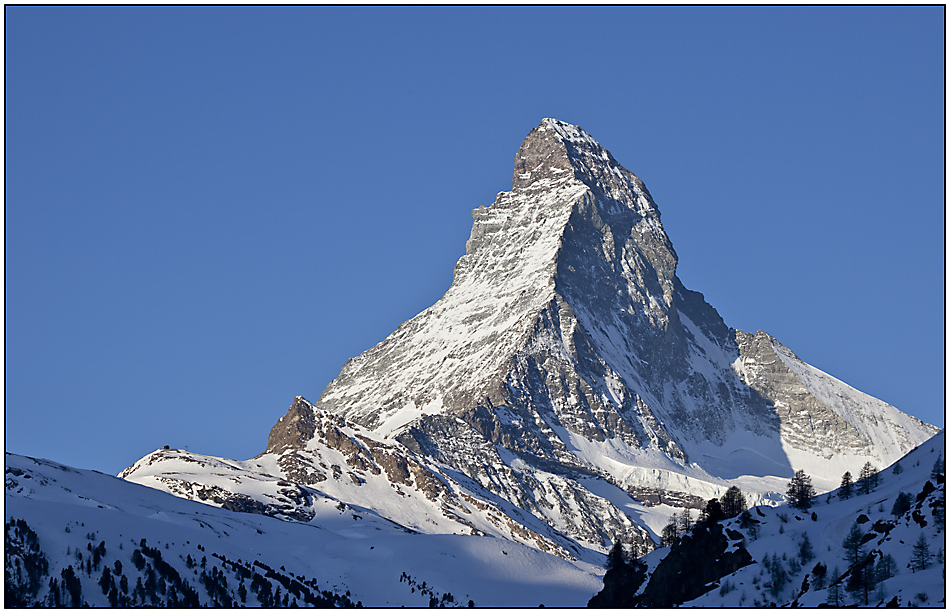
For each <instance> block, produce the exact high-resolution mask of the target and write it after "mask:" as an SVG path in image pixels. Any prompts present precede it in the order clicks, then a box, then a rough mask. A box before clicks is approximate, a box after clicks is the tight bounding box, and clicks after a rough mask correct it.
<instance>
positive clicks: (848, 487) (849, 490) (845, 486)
mask: <svg viewBox="0 0 950 613" xmlns="http://www.w3.org/2000/svg"><path fill="white" fill-rule="evenodd" d="M853 495H854V483H853V482H852V481H851V471H845V473H844V475H842V476H841V486H840V487H839V488H838V498H840V499H842V500H847V499H848V498H851V497H852V496H853Z"/></svg>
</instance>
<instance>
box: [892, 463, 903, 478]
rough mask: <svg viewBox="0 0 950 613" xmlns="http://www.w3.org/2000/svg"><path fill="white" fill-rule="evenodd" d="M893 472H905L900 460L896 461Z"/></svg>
mask: <svg viewBox="0 0 950 613" xmlns="http://www.w3.org/2000/svg"><path fill="white" fill-rule="evenodd" d="M891 472H892V473H894V474H895V475H899V474H901V473H902V472H904V467H903V466H901V463H900V462H894V467H893V468H892V469H891Z"/></svg>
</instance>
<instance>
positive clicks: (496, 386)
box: [150, 119, 936, 557]
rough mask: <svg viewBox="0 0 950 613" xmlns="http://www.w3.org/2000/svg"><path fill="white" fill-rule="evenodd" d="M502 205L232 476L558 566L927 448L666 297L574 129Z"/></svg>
mask: <svg viewBox="0 0 950 613" xmlns="http://www.w3.org/2000/svg"><path fill="white" fill-rule="evenodd" d="M512 185H513V189H512V191H510V192H503V193H500V194H498V196H497V199H496V200H495V202H494V203H493V204H492V205H491V206H490V207H479V208H478V209H476V210H475V211H473V219H474V223H473V226H472V233H471V237H470V239H469V240H468V242H467V244H466V253H465V255H464V256H463V257H462V258H461V259H459V261H458V263H457V264H456V267H455V274H454V280H453V283H452V286H451V287H450V288H449V289H448V291H447V292H446V293H445V295H444V296H443V297H442V298H441V299H440V300H439V301H438V302H437V303H436V304H434V305H433V306H432V307H430V308H428V309H426V310H425V311H424V312H422V313H420V314H419V315H417V316H416V317H414V318H412V319H410V320H409V321H407V322H405V323H403V324H402V325H400V326H399V327H398V328H397V329H396V331H395V332H393V333H392V334H391V335H390V336H389V337H388V338H386V339H385V340H383V341H382V342H381V343H379V344H378V345H376V346H375V347H373V348H372V349H370V350H368V351H366V352H364V353H363V354H361V355H359V356H357V357H355V358H353V359H352V360H350V361H348V362H347V363H346V365H345V366H344V367H343V369H342V371H341V373H340V375H339V377H337V379H335V380H334V381H332V382H331V383H330V384H329V385H328V386H327V388H326V390H325V391H324V392H323V394H322V395H321V397H320V398H319V400H318V401H317V402H316V403H314V404H313V405H311V404H310V403H309V402H307V401H306V400H304V399H302V398H297V399H295V401H294V403H293V404H292V405H291V407H290V410H289V411H288V413H287V414H286V415H285V416H284V417H282V418H281V419H280V421H279V422H278V423H277V424H276V425H275V426H274V428H273V429H272V430H271V433H270V437H269V439H268V446H267V451H266V453H264V454H262V456H259V457H258V458H256V460H257V461H258V462H257V464H255V465H254V466H251V465H250V464H248V465H246V466H245V469H246V470H251V471H259V472H260V473H261V474H266V475H271V476H272V477H273V478H274V479H277V478H279V479H283V480H287V481H289V482H292V483H293V484H296V485H297V486H299V487H301V488H303V489H302V491H304V492H307V494H308V495H310V496H312V495H314V492H317V493H320V492H322V493H323V494H325V495H328V496H334V497H337V498H338V499H339V500H342V501H345V502H346V503H348V504H355V505H363V506H365V507H367V508H373V509H378V510H379V511H380V512H381V513H384V514H386V516H387V517H389V518H390V519H392V520H393V521H395V522H397V523H400V524H401V525H405V526H407V527H408V528H411V529H414V530H455V529H460V526H461V527H463V529H465V530H469V531H470V532H471V533H475V534H481V533H492V534H497V535H500V536H503V537H504V538H513V539H516V540H521V541H523V542H529V543H533V544H534V546H537V547H539V548H541V549H544V550H546V551H552V552H555V553H557V554H558V555H562V556H564V557H568V556H572V555H574V553H571V552H575V553H577V552H579V551H581V550H583V549H588V550H594V551H600V552H604V551H606V550H607V548H608V547H610V544H611V542H612V541H615V540H617V539H618V538H622V539H624V540H625V541H626V542H628V543H630V544H632V545H634V547H635V549H636V550H637V551H639V552H643V551H646V550H648V549H650V548H651V547H652V542H651V540H650V539H651V531H652V536H653V537H655V536H656V533H657V532H658V531H659V527H660V526H662V524H663V523H665V518H664V515H663V514H664V513H665V514H666V515H667V516H668V514H669V513H670V512H672V508H673V507H674V506H696V504H698V503H697V501H698V500H702V499H708V498H710V497H712V496H719V495H721V494H722V493H723V492H725V491H726V489H728V487H729V486H730V485H732V484H733V483H735V480H736V479H739V480H741V483H742V486H743V490H744V491H745V492H746V495H747V498H748V500H749V501H750V503H752V504H758V503H762V502H777V501H780V500H781V499H782V498H783V493H784V490H785V483H786V482H787V479H788V478H789V477H790V476H791V475H792V474H793V473H794V469H795V467H796V466H799V465H801V464H802V463H803V462H805V463H807V464H808V465H809V466H811V467H814V466H819V467H821V466H827V470H826V471H825V473H827V474H820V475H814V477H815V483H816V485H818V486H822V485H825V486H828V487H831V486H833V485H836V483H832V481H836V480H837V479H839V478H840V474H841V472H840V471H839V466H840V461H841V459H842V457H846V458H853V459H854V462H855V470H856V469H857V467H859V466H860V465H861V464H863V462H864V461H872V462H873V463H875V464H876V465H878V466H881V465H886V464H888V463H890V462H891V461H893V460H894V459H897V458H898V457H900V456H901V455H903V454H904V453H906V452H907V451H909V450H910V449H911V448H913V447H914V446H915V445H917V444H919V443H921V442H923V441H924V440H926V439H927V438H929V437H930V436H931V435H932V434H933V433H935V432H936V428H933V427H932V426H928V425H927V424H923V423H922V422H920V421H919V420H916V419H914V418H912V417H909V416H907V415H905V414H903V413H901V412H900V411H898V410H897V409H895V408H894V407H891V406H889V405H887V404H885V403H883V402H881V401H878V400H875V399H873V398H870V397H868V396H866V395H864V394H861V393H860V392H858V391H857V390H854V389H853V388H850V387H848V386H846V385H845V384H843V383H841V382H840V381H836V380H834V379H833V378H831V377H829V376H828V375H825V374H824V373H821V372H820V371H818V370H816V369H814V368H812V367H810V366H808V365H807V364H804V363H803V362H801V361H800V360H798V358H797V357H795V356H794V354H792V353H791V352H790V351H789V350H788V349H786V348H784V347H783V346H781V345H780V344H779V343H778V342H777V341H775V339H773V338H771V337H769V336H768V335H767V334H765V333H761V332H760V333H757V334H755V335H749V334H745V333H743V332H741V331H736V330H733V329H731V328H729V327H728V326H727V325H726V324H725V323H724V322H723V320H722V318H721V317H720V316H719V314H718V313H717V312H716V310H715V309H714V308H713V307H712V306H710V305H709V304H707V303H706V301H705V300H704V298H703V296H702V294H699V293H698V292H694V291H690V290H688V289H686V288H685V287H684V286H683V284H682V283H681V282H680V280H679V279H678V278H677V276H676V265H677V256H676V252H675V251H674V250H673V246H672V244H671V243H670V240H669V238H668V237H667V235H666V233H665V231H664V229H663V226H662V224H661V222H660V212H659V209H658V208H657V206H656V204H655V202H654V201H653V198H652V196H651V195H650V193H649V191H648V190H647V189H646V187H645V186H644V184H643V182H642V181H641V180H640V179H639V178H637V177H636V176H635V175H634V174H633V173H631V172H630V171H628V170H627V169H625V168H624V167H623V166H621V165H620V164H619V163H617V161H616V160H614V158H613V156H611V154H610V153H609V152H608V151H607V150H606V149H604V148H603V147H602V146H600V144H598V143H597V142H596V141H595V140H594V139H593V138H591V137H590V135H588V134H587V133H586V132H584V131H583V130H582V129H580V128H578V127H576V126H572V125H570V124H566V123H563V122H560V121H557V120H554V119H546V120H544V121H543V122H542V123H541V125H539V126H538V127H537V128H535V129H534V130H532V131H531V133H530V134H529V135H528V136H527V138H526V139H525V140H524V143H523V144H522V146H521V148H520V149H519V151H518V153H517V155H516V157H515V169H514V175H513V180H512ZM823 462H824V463H825V464H822V463H823ZM835 462H839V463H838V464H836V463H835ZM166 477H168V478H171V477H170V476H168V475H166ZM150 478H151V477H150ZM191 478H193V479H199V477H198V476H192V477H191ZM200 479H205V477H200ZM379 484H383V487H382V488H381V489H380V487H377V486H378V485H379ZM228 487H230V488H231V489H233V490H235V491H239V490H240V488H238V487H237V486H228ZM169 489H172V488H169ZM186 489H187V488H179V490H180V492H178V493H179V494H180V495H192V494H189V493H188V492H187V491H186ZM288 495H289V494H288V493H284V494H281V496H280V498H281V502H280V504H284V503H283V500H286V499H287V498H288ZM275 496H276V494H275ZM392 496H395V497H397V498H393V499H392V500H397V501H402V500H405V501H407V502H406V503H405V504H400V503H399V502H396V503H395V504H396V506H395V507H393V506H387V505H389V503H388V502H385V501H387V500H390V497H392ZM631 496H632V497H631ZM638 496H639V497H642V499H643V503H644V504H641V503H640V502H637V501H636V498H637V497H638ZM302 500H304V502H302V503H300V504H299V505H298V507H299V508H300V512H302V513H306V512H307V511H306V508H307V504H306V501H307V500H308V499H307V498H306V497H304V498H303V499H302ZM409 500H411V501H413V504H414V505H416V506H415V507H412V505H409V504H408V501H409ZM234 504H237V503H234ZM267 504H271V503H267ZM433 505H435V507H433ZM244 506H246V507H247V508H248V509H250V510H253V505H251V506H248V505H244ZM410 507H411V508H410ZM648 507H649V509H651V511H648V510H647V509H648ZM394 509H397V510H394ZM413 509H414V510H413ZM436 509H437V510H436ZM281 512H284V511H281ZM412 513H417V515H416V516H413V515H412ZM420 513H421V514H423V515H425V517H426V519H425V520H422V519H420V518H419V517H420V516H419V515H418V514H420ZM650 513H655V515H650ZM285 514H286V513H285ZM651 517H652V518H653V519H651ZM632 518H636V520H634V519H632ZM426 522H430V523H431V525H430V524H427V523H426ZM651 522H652V523H651ZM434 525H438V526H440V527H438V528H433V527H432V526H434Z"/></svg>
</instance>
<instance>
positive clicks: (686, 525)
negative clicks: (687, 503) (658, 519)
mask: <svg viewBox="0 0 950 613" xmlns="http://www.w3.org/2000/svg"><path fill="white" fill-rule="evenodd" d="M676 520H677V525H678V526H679V533H680V534H686V533H687V532H689V531H690V530H692V529H693V518H692V517H691V516H690V513H689V509H683V512H682V513H681V514H680V515H678V516H677V517H676Z"/></svg>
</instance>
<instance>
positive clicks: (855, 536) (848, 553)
mask: <svg viewBox="0 0 950 613" xmlns="http://www.w3.org/2000/svg"><path fill="white" fill-rule="evenodd" d="M862 538H864V533H863V532H861V527H860V526H858V522H854V523H853V524H851V530H850V531H849V532H848V535H847V536H846V537H845V538H844V541H842V543H841V546H842V547H844V552H845V559H846V560H847V561H848V564H851V565H853V564H856V563H857V562H858V560H860V559H861V557H862V553H863V552H862V550H861V548H862V546H863V545H862V543H861V539H862Z"/></svg>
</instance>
